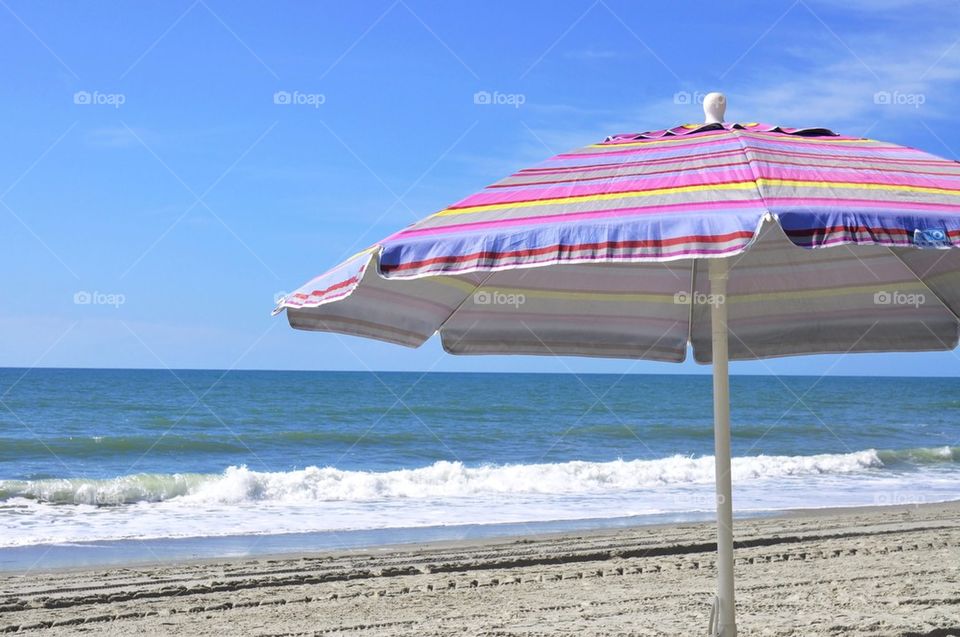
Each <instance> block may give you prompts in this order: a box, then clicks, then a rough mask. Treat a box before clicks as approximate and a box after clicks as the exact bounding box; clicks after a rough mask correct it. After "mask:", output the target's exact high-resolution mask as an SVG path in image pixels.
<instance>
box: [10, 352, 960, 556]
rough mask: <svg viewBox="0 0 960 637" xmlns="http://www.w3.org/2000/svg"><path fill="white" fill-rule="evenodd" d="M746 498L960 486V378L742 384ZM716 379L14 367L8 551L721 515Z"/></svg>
mask: <svg viewBox="0 0 960 637" xmlns="http://www.w3.org/2000/svg"><path fill="white" fill-rule="evenodd" d="M731 394H732V411H731V413H732V422H733V441H732V443H733V455H734V460H733V483H734V508H735V511H736V512H737V514H738V515H741V516H743V515H764V514H767V513H770V512H775V511H781V510H786V509H796V508H821V507H848V506H861V505H876V504H881V505H883V504H914V503H920V502H935V501H944V500H953V499H960V379H954V378H850V377H826V378H814V377H782V378H776V377H772V376H735V377H732V378H731ZM712 453H713V431H712V407H711V380H710V378H709V376H682V375H626V376H619V375H582V376H575V375H572V374H494V373H491V374H479V373H478V374H457V373H427V374H421V373H377V374H374V373H360V372H357V373H352V372H279V371H231V372H223V371H173V372H170V371H164V370H84V369H69V370H68V369H32V370H26V369H0V568H8V569H9V568H26V567H27V566H30V565H32V564H34V563H36V562H37V561H38V560H39V561H43V560H46V561H45V562H44V563H46V564H49V565H59V564H66V563H90V562H97V561H118V560H120V559H130V558H131V557H133V556H137V557H139V558H140V559H149V558H150V557H151V556H152V557H161V556H176V557H183V556H185V555H198V556H203V555H225V554H231V555H233V554H252V553H257V552H260V553H263V552H281V551H283V550H285V549H290V548H296V549H300V550H302V549H309V548H345V547H355V546H376V545H383V544H390V543H395V542H412V541H422V540H427V539H438V538H462V537H466V536H482V535H496V534H506V533H510V534H515V533H526V532H538V531H544V530H569V529H584V528H598V527H604V526H615V525H624V524H642V523H645V522H665V521H677V520H700V519H710V518H712V516H713V507H714V504H713V503H714V497H713V458H712Z"/></svg>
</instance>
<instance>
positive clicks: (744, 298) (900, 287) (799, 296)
mask: <svg viewBox="0 0 960 637" xmlns="http://www.w3.org/2000/svg"><path fill="white" fill-rule="evenodd" d="M883 289H886V290H889V291H896V292H907V291H912V290H918V291H922V290H925V289H927V288H926V286H925V285H923V284H922V283H920V282H912V281H908V282H904V283H897V284H896V285H888V286H885V288H883ZM879 291H881V289H880V288H878V287H877V286H876V285H857V286H849V287H840V288H827V289H824V288H817V289H814V290H804V291H802V292H800V291H795V290H793V291H786V292H757V293H755V294H738V295H736V296H733V297H731V298H730V302H731V303H734V304H736V303H762V302H764V301H799V300H804V299H822V298H828V297H835V296H850V295H853V294H863V295H865V296H864V299H867V297H868V296H869V295H872V294H875V293H876V292H879ZM869 300H870V302H871V303H872V302H873V298H872V297H870V298H869Z"/></svg>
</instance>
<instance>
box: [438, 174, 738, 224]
mask: <svg viewBox="0 0 960 637" xmlns="http://www.w3.org/2000/svg"><path fill="white" fill-rule="evenodd" d="M704 190H756V184H755V183H754V182H753V181H737V182H733V183H729V184H703V185H698V186H676V187H674V188H655V189H653V190H628V191H626V192H610V193H602V194H599V195H577V196H574V197H556V198H553V199H536V200H533V201H516V202H512V203H491V204H483V205H479V206H467V207H465V208H447V209H446V210H441V211H440V212H438V213H436V214H434V215H433V216H434V217H449V216H451V215H468V214H473V213H475V212H486V211H487V210H503V209H504V208H530V207H533V206H549V205H551V204H556V203H564V204H566V203H583V202H587V201H609V200H611V199H631V198H635V197H652V196H656V195H672V194H677V193H684V192H702V191H704Z"/></svg>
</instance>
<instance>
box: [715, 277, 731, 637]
mask: <svg viewBox="0 0 960 637" xmlns="http://www.w3.org/2000/svg"><path fill="white" fill-rule="evenodd" d="M728 272H729V263H728V261H727V259H710V294H711V295H712V298H711V299H710V303H711V305H710V319H711V321H710V322H711V328H712V336H713V338H712V345H713V436H714V458H715V465H716V488H717V600H716V605H715V607H714V613H715V615H714V617H713V622H714V625H713V635H715V636H717V637H736V634H737V624H736V620H735V619H734V597H733V500H732V493H731V491H732V486H731V479H730V375H729V369H728V358H729V349H728V345H727V304H726V296H727V274H728Z"/></svg>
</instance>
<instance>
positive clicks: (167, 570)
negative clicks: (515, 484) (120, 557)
mask: <svg viewBox="0 0 960 637" xmlns="http://www.w3.org/2000/svg"><path fill="white" fill-rule="evenodd" d="M714 533H715V529H714V526H713V523H712V522H682V523H676V524H655V525H644V526H634V527H624V528H618V529H593V530H582V531H576V532H559V533H558V532H554V533H541V534H533V535H524V536H511V537H498V538H486V539H477V538H473V539H470V538H467V539H458V540H445V541H440V542H430V543H415V544H401V545H391V546H379V547H372V548H365V549H350V550H342V551H304V552H299V553H293V554H291V553H282V554H273V555H267V554H264V555H258V556H256V557H255V558H252V557H246V558H198V559H187V560H180V561H176V562H166V561H164V562H152V563H146V564H141V565H138V566H133V565H127V566H125V567H123V568H110V569H104V568H103V567H100V568H83V567H70V568H62V569H53V570H45V571H41V570H39V569H38V570H34V571H31V572H29V573H28V574H25V575H24V574H12V573H2V574H0V589H2V595H0V596H2V597H3V598H4V600H5V601H4V602H3V603H4V606H3V608H2V609H0V610H2V611H4V612H3V613H2V619H0V631H3V630H19V631H20V632H24V633H26V632H34V631H35V632H36V634H38V635H44V634H54V633H55V634H57V635H61V634H64V635H70V634H82V633H86V634H88V633H89V632H90V631H91V630H96V631H98V632H100V633H103V634H105V635H122V634H174V633H178V632H179V633H181V634H182V633H188V634H198V635H219V634H222V633H223V631H224V629H225V628H229V630H230V631H231V632H239V633H243V634H265V635H266V634H271V635H276V634H283V635H289V634H304V633H308V634H313V632H314V631H324V630H327V631H332V632H334V633H336V632H338V631H339V632H344V631H345V632H346V633H348V634H356V635H380V634H383V635H388V634H389V635H453V634H496V635H536V634H558V633H559V634H573V633H578V634H580V635H598V636H599V635H609V634H629V635H685V634H697V633H700V632H703V631H704V629H705V626H706V619H707V616H708V614H709V604H710V601H711V600H712V591H713V577H714V568H713V564H714V558H713V549H714V546H715V539H714ZM735 538H736V541H737V553H736V563H737V566H736V570H737V577H738V612H739V618H740V622H741V625H742V628H741V633H742V634H764V635H832V634H849V635H864V636H865V635H875V636H878V637H879V636H880V635H884V636H889V635H895V636H896V635H899V636H903V637H907V636H909V637H918V636H929V637H943V636H946V635H950V634H952V632H947V631H953V632H956V633H957V634H960V596H958V590H960V501H953V502H946V503H929V504H917V505H890V506H878V507H873V506H871V507H851V508H846V509H837V508H832V509H805V510H798V511H789V512H783V515H775V516H767V517H762V518H750V519H740V520H739V521H738V523H737V525H736V528H735ZM50 629H55V631H52V630H50Z"/></svg>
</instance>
